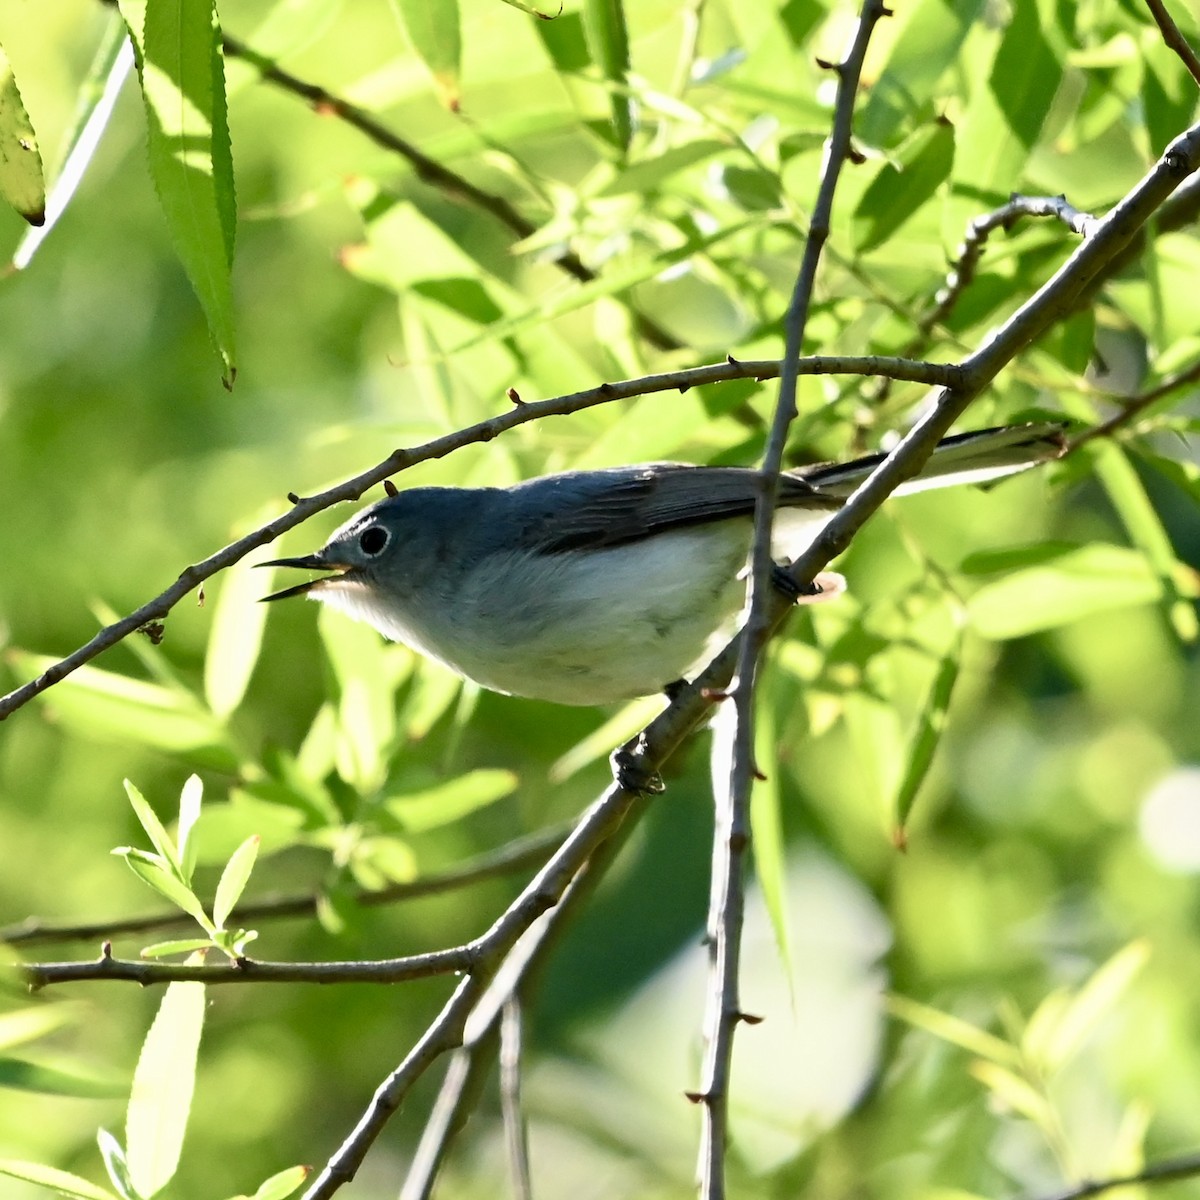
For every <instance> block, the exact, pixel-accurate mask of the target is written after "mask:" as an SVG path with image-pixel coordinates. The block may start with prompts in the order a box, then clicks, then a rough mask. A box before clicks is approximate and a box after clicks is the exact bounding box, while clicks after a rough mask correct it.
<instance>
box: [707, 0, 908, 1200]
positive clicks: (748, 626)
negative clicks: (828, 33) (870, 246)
mask: <svg viewBox="0 0 1200 1200" xmlns="http://www.w3.org/2000/svg"><path fill="white" fill-rule="evenodd" d="M886 11H887V10H886V9H885V7H884V5H883V3H882V0H864V4H863V8H862V12H861V15H860V17H859V22H858V29H857V32H856V34H855V37H854V41H853V43H852V45H851V47H850V50H849V52H848V53H847V55H846V57H845V59H844V61H843V62H842V63H841V64H839V65H838V66H837V67H836V71H837V75H838V93H837V101H836V104H835V107H834V116H833V124H832V128H831V132H830V138H829V144H828V148H827V150H826V156H825V166H824V169H823V171H822V174H821V182H820V185H819V187H818V190H817V199H816V204H815V205H814V207H813V213H812V218H811V221H810V223H809V231H808V236H807V238H806V239H805V245H804V257H803V260H802V262H801V265H800V270H799V273H798V275H797V279H796V286H795V288H794V290H793V293H792V300H791V304H790V305H789V308H788V313H787V317H786V319H785V322H784V332H785V342H784V356H783V371H782V373H781V376H780V383H779V401H778V404H777V405H776V408H775V417H774V421H773V423H772V427H771V435H770V438H769V440H768V443H767V449H766V453H765V454H764V456H763V465H762V477H761V482H760V485H759V486H760V489H761V490H760V494H759V498H758V503H757V505H756V507H755V514H754V541H753V548H752V550H751V581H750V591H749V611H748V614H747V617H746V623H745V629H744V632H743V635H742V639H741V642H742V644H741V648H740V652H739V655H738V660H737V671H736V676H735V678H736V683H735V685H734V703H735V705H736V711H737V721H736V726H735V729H734V733H733V739H734V744H733V754H732V759H731V765H730V768H729V777H728V783H727V786H722V785H721V783H720V782H719V781H717V780H714V785H715V789H714V790H715V792H716V796H715V800H716V828H715V831H714V838H713V868H712V869H713V890H712V900H711V906H710V910H709V918H708V930H709V937H710V939H711V940H710V975H709V992H708V1000H707V1005H706V1013H705V1020H704V1037H705V1054H704V1064H703V1068H702V1073H701V1083H700V1092H699V1099H700V1102H701V1103H702V1104H703V1106H704V1109H703V1123H702V1133H701V1141H700V1152H699V1163H698V1171H697V1173H698V1175H699V1182H700V1195H701V1197H702V1200H723V1197H724V1196H725V1148H726V1143H727V1140H728V1123H729V1079H730V1071H731V1067H732V1060H733V1037H734V1031H735V1029H736V1027H737V1024H738V1022H739V1021H740V1020H741V1016H742V1014H741V1006H740V1003H739V999H738V968H739V961H740V952H741V935H742V923H743V918H744V905H745V894H744V893H745V885H744V876H745V866H746V855H747V853H748V850H749V842H750V793H751V790H752V787H753V778H754V776H755V774H756V767H755V763H754V723H753V717H754V711H753V710H754V685H755V679H756V674H757V670H758V662H759V659H760V656H761V654H762V650H763V647H764V646H765V645H766V642H767V639H768V638H769V637H770V634H771V629H772V627H773V622H772V618H771V610H772V608H773V605H772V603H771V601H772V599H773V596H772V595H771V593H772V582H771V574H772V571H773V570H774V563H773V562H772V559H771V528H772V524H773V521H774V510H775V505H776V502H777V499H778V492H779V477H780V473H781V471H782V469H783V453H784V447H785V444H786V442H787V432H788V427H789V425H790V424H791V421H792V418H793V417H794V416H795V414H796V383H797V380H798V378H799V375H798V372H797V370H796V366H795V364H796V363H797V362H798V360H799V358H800V348H801V346H802V345H803V344H804V331H805V327H806V324H807V321H808V306H809V302H810V300H811V297H812V291H813V287H814V284H815V282H816V272H817V266H818V263H819V262H820V256H821V249H822V247H823V246H824V243H825V240H826V238H827V237H828V235H829V223H830V219H831V216H832V211H833V195H834V191H835V189H836V186H837V181H838V177H839V175H840V173H841V169H842V167H843V165H844V164H845V162H846V161H847V159H848V158H849V157H850V154H851V134H852V124H853V113H854V99H855V96H856V94H857V92H858V81H859V76H860V73H861V71H862V64H863V60H864V58H865V57H866V51H867V45H868V43H869V42H870V39H871V34H872V32H873V30H874V28H875V25H876V23H877V22H878V21H879V20H880V19H881V18H882V17H883V16H884V15H885V13H886Z"/></svg>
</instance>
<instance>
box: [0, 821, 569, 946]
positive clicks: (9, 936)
mask: <svg viewBox="0 0 1200 1200" xmlns="http://www.w3.org/2000/svg"><path fill="white" fill-rule="evenodd" d="M566 833H567V827H566V826H564V825H556V826H555V827H554V828H552V829H543V830H539V831H538V832H537V833H534V834H530V835H529V836H528V837H523V838H517V839H516V840H514V841H512V842H509V843H508V844H507V845H504V846H501V847H499V848H498V849H496V850H489V851H487V852H486V853H484V854H480V855H478V856H477V857H475V858H473V859H469V860H468V861H467V862H464V863H460V864H459V865H458V866H456V867H451V868H449V869H448V870H445V871H437V872H431V873H430V874H429V875H425V876H423V877H422V878H420V879H413V880H411V881H409V882H407V883H393V884H389V885H388V886H387V887H383V888H378V889H368V888H363V889H361V890H360V891H358V892H356V893H354V894H353V895H352V896H351V897H350V899H351V901H352V902H353V903H354V904H359V905H361V906H362V907H364V908H376V907H380V906H382V905H387V904H399V903H401V902H403V901H405V900H415V899H417V898H419V897H421V896H434V895H437V894H439V893H441V892H448V891H453V890H455V889H457V888H461V887H466V886H468V885H469V884H472V883H478V882H480V881H481V880H484V879H494V878H495V877H496V876H498V875H507V874H510V873H512V872H515V871H520V870H522V869H524V868H525V867H532V866H536V865H537V864H538V863H540V862H544V861H545V859H546V856H547V855H548V854H549V852H550V851H551V850H552V849H553V848H554V847H555V846H557V845H559V844H560V843H561V842H562V840H563V838H564V837H565V836H566ZM320 901H321V893H320V892H306V893H304V894H303V895H297V896H276V897H267V898H265V899H262V900H257V901H255V902H253V903H250V904H242V905H239V906H238V907H237V908H235V909H234V910H233V912H232V913H230V915H229V919H228V924H229V925H230V926H238V925H240V926H247V925H250V924H251V923H252V922H255V921H263V920H275V919H279V918H285V917H311V916H313V915H315V914H316V912H317V908H318V905H319V904H320ZM205 907H206V908H207V907H208V906H207V905H206V906H205ZM195 923H196V919H195V917H193V916H191V915H190V914H188V913H185V912H180V911H178V910H175V911H173V912H161V913H151V914H148V915H146V916H142V917H125V918H115V919H113V920H110V921H95V922H91V923H89V924H87V925H79V924H75V925H55V924H52V923H50V922H46V921H41V920H39V919H38V918H36V917H30V918H29V919H28V920H25V921H22V922H20V923H19V924H17V925H10V926H8V927H7V928H5V929H0V944H4V945H9V946H30V945H36V944H39V943H46V942H95V941H99V940H101V939H109V938H114V937H121V936H127V935H131V934H135V933H148V932H151V931H153V930H163V929H179V928H191V927H192V926H194V925H195Z"/></svg>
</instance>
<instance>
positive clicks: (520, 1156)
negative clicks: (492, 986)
mask: <svg viewBox="0 0 1200 1200" xmlns="http://www.w3.org/2000/svg"><path fill="white" fill-rule="evenodd" d="M521 1016H522V1014H521V1002H520V1000H518V999H517V998H516V997H515V996H509V998H508V999H507V1000H506V1001H505V1002H504V1006H503V1008H502V1009H501V1016H500V1111H501V1113H502V1114H503V1118H504V1143H505V1146H506V1147H507V1148H508V1168H509V1171H510V1172H511V1173H512V1190H513V1196H514V1197H515V1198H516V1200H533V1181H532V1178H531V1177H530V1174H529V1131H528V1128H527V1127H526V1124H525V1113H524V1110H523V1109H522V1107H521V1059H522V1036H521V1034H522V1030H521Z"/></svg>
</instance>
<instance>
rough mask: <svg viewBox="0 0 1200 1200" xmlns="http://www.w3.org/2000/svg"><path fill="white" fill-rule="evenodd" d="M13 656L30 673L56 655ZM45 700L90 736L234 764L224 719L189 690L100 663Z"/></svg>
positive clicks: (82, 670) (74, 674) (76, 673)
mask: <svg viewBox="0 0 1200 1200" xmlns="http://www.w3.org/2000/svg"><path fill="white" fill-rule="evenodd" d="M9 661H10V662H11V663H13V665H14V666H16V668H17V669H18V670H19V671H20V673H21V674H22V675H23V676H25V677H26V678H29V679H32V678H34V677H35V676H37V675H40V674H41V673H42V671H44V670H45V669H46V668H47V667H49V666H51V665H52V664H53V663H54V662H55V660H54V659H52V658H48V657H44V656H42V655H37V654H28V653H25V652H24V651H19V650H14V651H10V652H9ZM42 703H43V704H44V705H45V706H46V707H47V708H48V709H49V710H50V711H51V712H53V713H54V714H55V716H57V717H58V718H59V719H60V720H61V721H62V722H63V723H64V724H66V725H69V726H70V727H71V728H72V729H75V730H77V731H78V732H80V733H83V734H87V735H89V736H94V737H101V738H105V739H107V740H113V739H116V740H118V741H121V742H127V741H129V740H133V741H136V742H140V743H141V744H142V745H145V746H153V747H155V748H156V749H159V750H166V751H171V752H180V751H190V752H197V751H199V752H203V753H204V754H205V755H206V756H211V758H212V760H213V763H214V765H216V764H217V763H224V764H226V765H227V766H232V765H233V762H234V758H233V755H232V753H231V751H230V750H229V749H228V747H227V744H226V733H225V730H224V729H223V728H222V727H221V725H220V723H219V722H218V721H217V720H216V719H215V718H214V717H213V715H212V714H211V713H210V712H208V711H207V710H206V709H205V707H204V706H203V705H202V704H200V703H199V702H198V701H197V700H196V699H195V697H193V696H190V695H188V694H187V693H184V692H180V691H176V690H173V689H170V688H166V687H162V686H160V685H158V684H153V683H147V682H145V681H144V680H141V679H130V678H129V677H128V676H125V675H117V674H115V673H114V672H112V671H104V670H101V669H100V668H99V667H90V666H89V667H80V668H79V669H78V670H76V671H73V672H72V673H71V675H70V676H69V677H68V678H67V679H65V680H64V681H63V682H62V683H60V684H59V685H58V686H57V687H55V688H52V689H51V690H50V691H49V692H47V693H46V694H45V696H44V697H43V698H42Z"/></svg>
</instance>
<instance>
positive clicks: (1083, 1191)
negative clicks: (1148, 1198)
mask: <svg viewBox="0 0 1200 1200" xmlns="http://www.w3.org/2000/svg"><path fill="white" fill-rule="evenodd" d="M1195 1175H1200V1154H1186V1155H1184V1156H1183V1157H1182V1158H1168V1159H1164V1160H1163V1161H1162V1162H1157V1163H1150V1164H1149V1165H1148V1166H1145V1167H1143V1168H1142V1169H1141V1170H1140V1171H1134V1172H1132V1173H1130V1174H1129V1175H1114V1176H1112V1177H1111V1178H1109V1179H1088V1180H1084V1182H1082V1183H1077V1184H1075V1186H1074V1187H1069V1188H1066V1189H1065V1190H1063V1191H1061V1192H1055V1193H1054V1194H1053V1195H1052V1196H1045V1197H1041V1198H1040V1200H1086V1198H1087V1197H1088V1196H1099V1195H1100V1194H1101V1193H1102V1192H1110V1191H1113V1190H1114V1189H1116V1188H1122V1187H1131V1186H1134V1185H1136V1184H1142V1183H1169V1182H1171V1181H1172V1180H1174V1179H1191V1178H1192V1177H1193V1176H1195Z"/></svg>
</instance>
